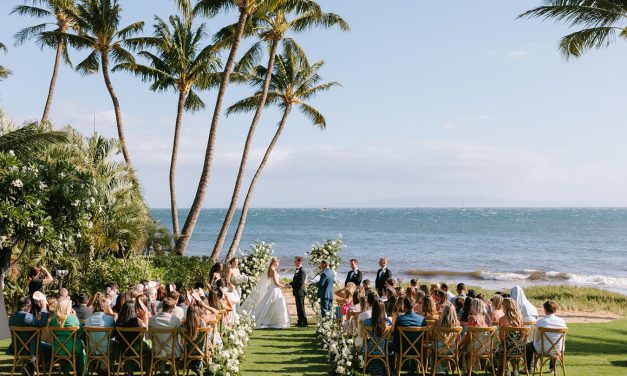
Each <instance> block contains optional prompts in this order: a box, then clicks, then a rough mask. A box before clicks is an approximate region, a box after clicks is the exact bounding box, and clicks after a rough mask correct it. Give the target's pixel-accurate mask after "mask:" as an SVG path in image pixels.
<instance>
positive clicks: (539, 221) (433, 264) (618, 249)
mask: <svg viewBox="0 0 627 376" xmlns="http://www.w3.org/2000/svg"><path fill="white" fill-rule="evenodd" d="M152 212H153V216H154V218H155V219H157V220H158V221H159V222H160V223H162V224H163V225H165V226H166V227H168V228H171V225H170V211H169V209H154V210H153V211H152ZM225 212H226V210H225V209H205V210H203V211H202V213H201V215H200V218H199V220H198V223H197V225H196V230H195V232H194V235H193V236H192V239H191V242H190V245H189V248H188V250H187V253H186V254H187V255H209V254H210V253H211V250H212V249H213V244H214V242H215V238H216V236H217V234H218V231H219V228H220V226H221V224H222V218H223V217H224V215H225ZM179 215H180V218H181V223H183V222H184V220H185V215H187V210H185V209H181V210H180V211H179ZM237 219H238V218H237V217H236V218H235V220H234V222H233V225H232V227H231V234H229V238H228V239H227V243H226V245H225V250H224V251H223V255H224V254H225V253H226V251H227V250H228V246H229V244H230V239H231V236H232V233H233V231H234V229H235V227H236V226H237ZM338 234H340V235H341V236H342V240H343V242H344V246H345V248H344V249H343V251H342V257H343V259H344V260H346V262H345V263H343V265H342V266H341V267H340V269H339V273H340V275H341V276H342V278H343V277H344V275H345V272H346V271H347V270H348V267H349V266H348V260H350V259H351V258H357V259H358V260H359V266H360V270H362V272H363V273H365V277H366V278H370V279H372V280H374V277H375V274H376V270H377V269H378V259H379V258H380V257H382V256H385V257H387V258H388V259H389V268H390V270H392V272H393V276H394V278H399V279H401V280H404V281H408V280H409V279H411V278H418V279H419V280H421V281H442V280H444V281H448V282H451V283H457V282H465V283H466V284H469V285H480V286H484V287H489V288H496V289H501V288H503V289H504V288H510V287H512V286H514V285H522V286H527V285H530V284H541V283H544V284H548V283H553V284H556V283H560V284H570V285H577V286H596V287H600V288H604V289H608V290H612V291H617V292H621V293H624V294H627V209H622V208H620V209H611V208H607V209H604V208H601V209H596V208H532V209H528V208H503V209H501V208H498V209H492V208H458V209H450V208H442V209H435V208H406V209H333V208H330V209H326V208H325V209H251V210H250V211H249V215H248V220H247V225H246V229H245V233H244V236H243V239H242V242H241V244H240V248H242V249H243V250H245V249H246V248H248V246H249V245H250V244H252V243H253V242H254V241H255V240H263V241H266V242H269V243H273V244H274V250H275V255H276V256H277V257H279V258H280V259H281V267H282V268H284V269H283V274H284V275H285V276H291V265H292V260H293V257H294V256H296V255H304V254H305V252H307V251H308V250H309V249H310V248H311V246H312V245H313V244H314V243H322V242H324V241H325V240H327V239H333V238H335V237H336V236H338ZM310 268H311V267H310ZM288 274H290V275H288Z"/></svg>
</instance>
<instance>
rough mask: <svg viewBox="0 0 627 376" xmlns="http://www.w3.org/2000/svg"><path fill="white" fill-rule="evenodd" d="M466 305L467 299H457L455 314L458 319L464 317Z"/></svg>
mask: <svg viewBox="0 0 627 376" xmlns="http://www.w3.org/2000/svg"><path fill="white" fill-rule="evenodd" d="M464 303H466V299H464V298H461V297H460V298H458V297H456V298H455V313H456V314H457V317H462V315H463V314H464Z"/></svg>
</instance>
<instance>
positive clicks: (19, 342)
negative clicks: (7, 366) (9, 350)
mask: <svg viewBox="0 0 627 376" xmlns="http://www.w3.org/2000/svg"><path fill="white" fill-rule="evenodd" d="M10 329H11V338H12V339H13V354H14V356H15V357H16V358H27V359H28V360H30V359H31V357H32V356H33V355H36V356H37V357H38V358H39V342H40V341H41V329H39V328H33V327H21V326H11V327H10ZM31 344H32V346H31ZM33 350H34V354H33V353H31V352H32V351H33Z"/></svg>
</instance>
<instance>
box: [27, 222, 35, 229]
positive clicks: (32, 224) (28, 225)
mask: <svg viewBox="0 0 627 376" xmlns="http://www.w3.org/2000/svg"><path fill="white" fill-rule="evenodd" d="M26 227H28V228H31V227H35V222H33V221H28V223H27V224H26Z"/></svg>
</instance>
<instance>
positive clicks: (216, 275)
mask: <svg viewBox="0 0 627 376" xmlns="http://www.w3.org/2000/svg"><path fill="white" fill-rule="evenodd" d="M222 269H223V266H222V264H221V263H219V262H216V263H215V264H213V266H212V267H211V271H210V272H209V275H211V277H210V278H211V279H210V280H209V285H210V286H211V287H215V284H216V282H217V281H218V280H220V279H221V278H222Z"/></svg>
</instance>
